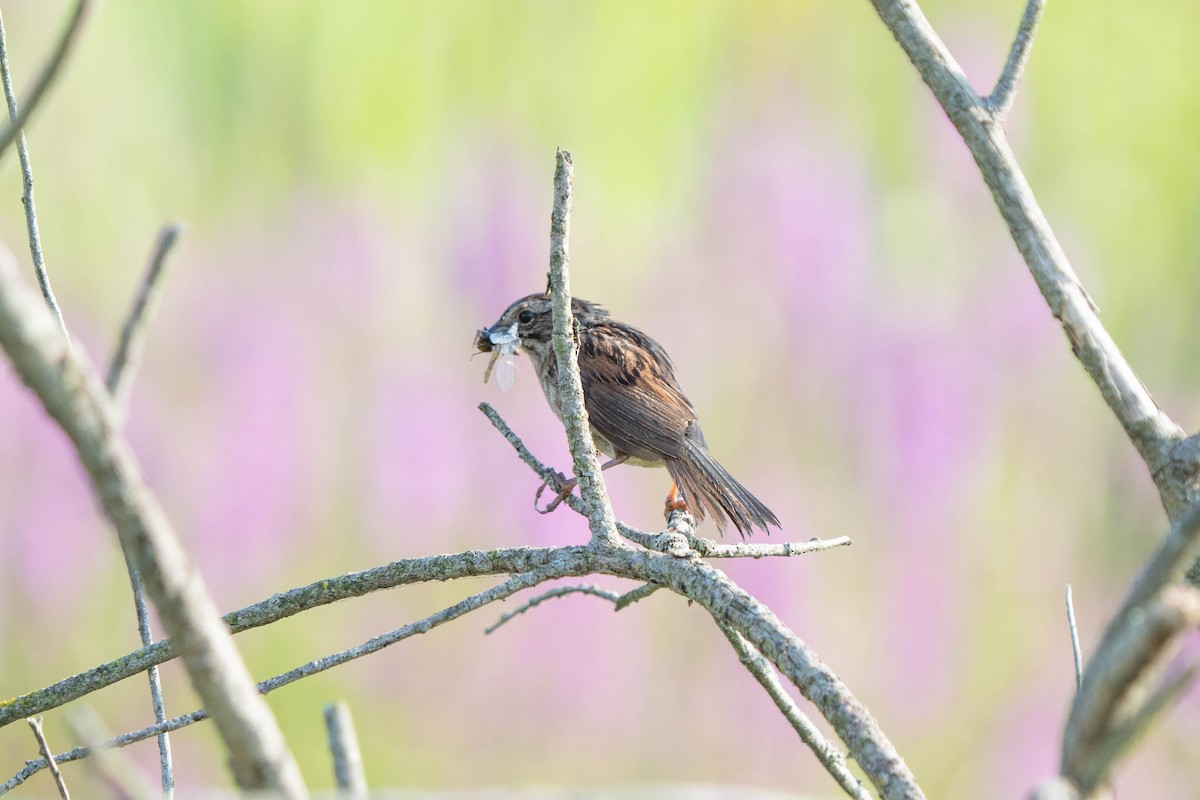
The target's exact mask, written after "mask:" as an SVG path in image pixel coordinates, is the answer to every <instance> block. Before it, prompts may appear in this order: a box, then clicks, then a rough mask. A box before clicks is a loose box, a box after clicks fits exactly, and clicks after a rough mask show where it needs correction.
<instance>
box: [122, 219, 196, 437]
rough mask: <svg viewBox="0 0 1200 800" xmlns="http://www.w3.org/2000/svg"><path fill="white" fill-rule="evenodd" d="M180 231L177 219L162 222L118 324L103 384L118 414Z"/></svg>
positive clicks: (130, 384) (123, 404)
mask: <svg viewBox="0 0 1200 800" xmlns="http://www.w3.org/2000/svg"><path fill="white" fill-rule="evenodd" d="M181 233H183V225H182V224H180V223H178V222H173V223H171V224H169V225H164V226H163V228H162V230H161V231H159V232H158V240H157V241H156V242H155V244H154V252H153V253H151V255H150V263H149V265H148V266H147V268H146V274H145V276H144V277H143V278H142V283H141V285H140V286H139V287H138V293H137V297H135V298H134V301H133V305H132V306H131V307H130V309H129V316H128V317H126V318H125V323H124V324H123V325H122V326H121V336H120V339H119V340H118V343H117V349H116V351H115V352H113V356H112V361H111V362H109V365H108V374H107V375H106V376H105V378H104V385H105V386H107V387H108V393H109V394H110V395H112V398H113V402H114V404H115V405H116V407H117V410H118V412H119V413H120V414H121V415H122V416H123V415H124V414H125V413H126V410H127V409H126V407H127V406H128V405H129V391H130V387H132V386H133V379H134V376H135V375H136V373H137V368H138V364H139V362H140V361H141V358H142V351H143V350H144V349H145V347H146V331H147V329H148V328H149V324H150V321H151V320H152V319H153V318H154V311H155V309H156V307H157V305H158V296H159V294H160V291H159V290H160V287H161V283H162V278H163V277H164V276H165V275H166V265H167V256H168V255H170V253H171V248H173V247H174V246H175V242H177V241H178V240H179V236H180V234H181Z"/></svg>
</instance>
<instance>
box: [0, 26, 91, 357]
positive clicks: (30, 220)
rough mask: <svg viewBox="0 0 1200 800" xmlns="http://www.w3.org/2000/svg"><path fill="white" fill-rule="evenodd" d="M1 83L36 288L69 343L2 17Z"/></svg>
mask: <svg viewBox="0 0 1200 800" xmlns="http://www.w3.org/2000/svg"><path fill="white" fill-rule="evenodd" d="M76 10H77V11H78V10H79V9H78V8H77V9H76ZM68 30H69V29H68ZM0 82H2V83H3V84H4V98H5V100H6V101H7V102H8V117H9V119H10V120H11V125H12V128H13V130H15V131H16V133H17V155H18V156H19V157H20V161H21V184H22V186H23V189H24V191H23V192H22V194H21V204H22V205H24V206H25V228H26V230H27V232H28V236H29V254H30V256H31V257H32V259H33V271H34V274H36V275H37V281H38V286H40V287H41V289H42V299H43V300H45V301H46V307H47V308H49V309H50V313H51V314H52V315H53V316H54V320H55V322H57V323H58V328H59V330H60V331H61V332H62V335H63V338H64V339H66V340H67V342H70V341H71V336H70V334H68V333H67V323H66V321H65V320H64V319H63V315H62V309H60V308H59V307H58V300H57V298H55V296H54V289H52V288H51V287H50V273H48V272H47V271H46V259H45V257H44V255H43V254H42V237H41V234H40V233H38V221H37V207H36V204H35V203H34V199H33V166H32V165H31V164H30V162H29V147H28V145H27V144H26V142H25V131H23V130H21V129H20V123H19V121H20V117H21V115H20V114H19V113H18V111H17V97H16V95H15V94H13V87H12V76H11V75H10V74H9V71H8V42H7V41H6V36H5V33H4V19H3V17H0ZM5 146H7V145H5ZM2 152H3V147H0V153H2Z"/></svg>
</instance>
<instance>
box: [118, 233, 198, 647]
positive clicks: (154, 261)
mask: <svg viewBox="0 0 1200 800" xmlns="http://www.w3.org/2000/svg"><path fill="white" fill-rule="evenodd" d="M182 232H183V225H182V224H180V223H178V222H173V223H171V224H169V225H165V226H163V229H162V230H161V231H159V233H158V241H157V242H156V243H155V245H154V252H153V253H152V254H151V256H150V263H149V265H148V266H147V268H146V275H145V277H144V278H143V279H142V283H141V286H139V287H138V293H137V297H136V298H135V299H134V301H133V305H132V306H131V307H130V309H129V316H128V317H127V318H126V319H125V324H124V325H122V326H121V338H120V341H119V343H118V345H117V349H116V352H114V353H113V357H112V361H111V362H110V363H109V365H108V376H107V377H106V378H105V381H104V384H105V386H107V387H108V393H109V394H110V395H112V398H113V402H114V404H115V405H116V407H117V411H118V413H119V414H121V415H122V416H124V414H125V412H126V410H127V406H128V405H129V390H130V387H131V386H132V385H133V378H134V376H135V374H136V373H137V367H138V363H139V362H140V361H141V356H142V350H143V349H144V348H145V343H146V330H147V328H148V327H149V324H150V320H151V319H152V318H153V316H154V310H155V307H156V306H157V300H158V296H159V294H160V292H159V285H160V283H161V279H162V277H163V276H164V275H165V269H164V268H165V266H166V264H167V255H168V254H169V253H170V252H171V248H172V247H174V246H175V242H176V241H178V239H179V235H180V234H181V233H182ZM143 644H145V642H144V643H143Z"/></svg>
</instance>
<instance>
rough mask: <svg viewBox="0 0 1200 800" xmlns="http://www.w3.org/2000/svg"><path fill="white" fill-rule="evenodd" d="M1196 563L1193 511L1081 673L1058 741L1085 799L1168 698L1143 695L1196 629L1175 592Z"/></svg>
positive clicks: (1193, 596) (1188, 607) (1191, 612)
mask: <svg viewBox="0 0 1200 800" xmlns="http://www.w3.org/2000/svg"><path fill="white" fill-rule="evenodd" d="M1198 555H1200V506H1197V507H1196V508H1193V509H1192V510H1191V511H1190V512H1188V514H1187V515H1185V516H1184V517H1183V518H1182V519H1181V520H1180V521H1179V522H1178V523H1176V524H1175V525H1174V526H1173V527H1172V528H1171V531H1170V532H1169V533H1168V534H1167V536H1166V538H1165V539H1164V540H1163V542H1162V544H1161V545H1160V546H1159V548H1158V550H1157V551H1156V552H1155V554H1154V556H1152V557H1151V559H1150V562H1149V563H1148V564H1147V565H1146V567H1145V569H1144V570H1143V572H1142V575H1141V576H1140V577H1139V578H1138V580H1137V581H1136V582H1135V583H1134V586H1133V588H1132V589H1131V590H1130V592H1129V596H1128V597H1126V599H1125V602H1124V603H1122V605H1121V609H1120V610H1119V611H1118V612H1117V614H1116V616H1115V617H1113V620H1112V622H1110V623H1109V625H1108V628H1107V630H1105V632H1104V636H1103V637H1102V638H1101V640H1100V644H1099V646H1098V647H1097V648H1096V653H1095V655H1093V656H1092V658H1091V660H1090V661H1089V662H1088V665H1087V669H1086V670H1084V673H1083V680H1082V682H1081V685H1080V688H1079V692H1078V693H1077V694H1076V696H1075V701H1074V702H1073V703H1072V705H1071V714H1070V717H1069V718H1068V719H1067V725H1066V730H1065V732H1064V734H1063V755H1062V774H1063V775H1064V776H1066V777H1067V778H1070V779H1071V780H1072V781H1073V782H1074V783H1075V784H1076V785H1077V786H1079V787H1080V788H1081V789H1083V790H1085V792H1086V790H1089V789H1090V788H1091V787H1093V786H1095V785H1097V784H1098V783H1099V782H1100V781H1102V780H1103V778H1104V776H1105V775H1106V774H1107V772H1108V769H1109V767H1110V766H1111V764H1112V761H1113V759H1114V758H1115V757H1116V756H1117V755H1119V754H1120V752H1121V751H1122V750H1123V749H1124V748H1125V747H1127V746H1128V745H1129V744H1130V743H1131V742H1132V740H1133V737H1134V736H1135V735H1136V734H1137V733H1138V732H1140V731H1141V730H1142V728H1143V727H1144V724H1145V723H1146V722H1147V721H1148V720H1149V718H1150V717H1151V716H1153V715H1154V714H1155V713H1157V712H1158V711H1159V710H1161V706H1156V705H1155V703H1162V702H1165V701H1166V700H1168V699H1170V698H1171V697H1172V696H1174V692H1173V691H1170V686H1168V687H1167V690H1164V691H1158V692H1151V691H1150V690H1149V689H1148V688H1147V687H1149V686H1150V685H1151V684H1153V683H1154V681H1156V680H1157V678H1158V675H1159V674H1160V672H1161V668H1162V666H1163V664H1164V663H1165V662H1166V660H1167V659H1168V658H1169V657H1170V656H1171V655H1172V654H1173V653H1175V652H1176V650H1177V649H1178V646H1179V643H1180V641H1181V638H1182V636H1183V635H1184V634H1186V633H1187V632H1189V631H1191V630H1193V629H1195V627H1196V626H1197V625H1198V624H1200V591H1197V590H1196V589H1193V588H1191V587H1188V586H1180V585H1179V580H1180V578H1182V577H1183V571H1184V568H1185V566H1186V565H1187V564H1190V563H1192V562H1194V561H1195V560H1196V557H1197V556H1198ZM1147 698H1149V700H1147Z"/></svg>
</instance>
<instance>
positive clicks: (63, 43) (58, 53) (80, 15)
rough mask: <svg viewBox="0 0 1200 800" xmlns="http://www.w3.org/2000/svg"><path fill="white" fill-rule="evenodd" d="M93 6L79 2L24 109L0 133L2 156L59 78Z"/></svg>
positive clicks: (0, 151) (0, 153)
mask: <svg viewBox="0 0 1200 800" xmlns="http://www.w3.org/2000/svg"><path fill="white" fill-rule="evenodd" d="M91 5H92V0H78V2H77V3H76V4H75V9H74V10H73V11H72V12H71V18H70V19H69V20H68V21H67V27H66V28H64V29H63V32H62V36H60V37H59V39H58V44H57V45H55V47H54V52H53V53H51V55H50V58H49V60H48V61H46V63H45V65H43V66H42V71H41V72H40V73H39V74H38V77H37V80H36V81H34V83H33V89H31V90H30V92H29V96H28V97H27V98H25V105H24V106H23V107H22V109H21V113H20V114H18V115H17V116H16V118H15V119H13V120H12V122H11V123H10V124H9V126H8V127H7V128H5V129H4V131H3V132H2V133H0V155H3V154H4V151H5V150H7V149H8V146H9V145H10V144H12V143H13V139H15V138H16V137H17V135H18V134H19V133H20V132H21V129H22V128H24V127H25V123H27V122H28V121H29V117H30V116H31V115H32V114H33V112H34V110H36V109H37V108H38V107H39V106H40V105H41V101H42V97H43V96H44V95H45V94H46V89H47V88H49V86H50V84H51V82H53V81H54V79H55V78H56V77H57V76H58V72H59V70H60V69H62V65H63V62H65V61H66V58H67V54H68V53H69V52H70V51H71V47H72V45H74V43H75V40H76V39H77V38H78V36H79V29H80V27H81V26H82V25H83V19H84V16H85V15H86V14H87V12H88V9H89V8H91ZM3 24H4V23H3V20H0V27H2V26H3ZM5 61H7V59H5ZM7 70H8V67H7V66H5V71H6V72H7ZM10 94H11V92H10ZM10 109H11V105H10Z"/></svg>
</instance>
